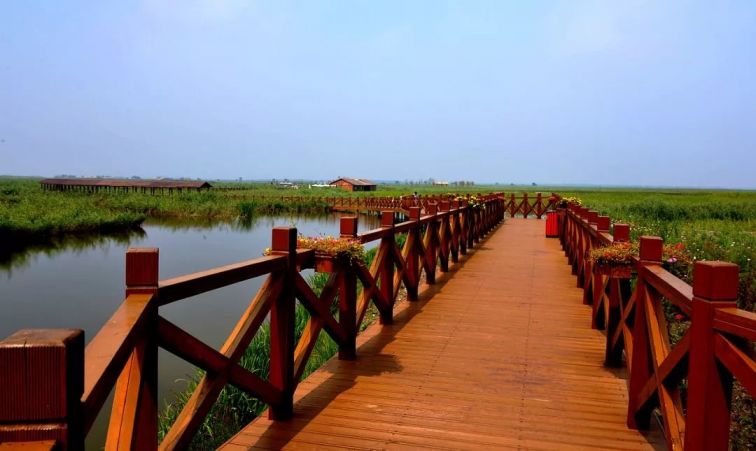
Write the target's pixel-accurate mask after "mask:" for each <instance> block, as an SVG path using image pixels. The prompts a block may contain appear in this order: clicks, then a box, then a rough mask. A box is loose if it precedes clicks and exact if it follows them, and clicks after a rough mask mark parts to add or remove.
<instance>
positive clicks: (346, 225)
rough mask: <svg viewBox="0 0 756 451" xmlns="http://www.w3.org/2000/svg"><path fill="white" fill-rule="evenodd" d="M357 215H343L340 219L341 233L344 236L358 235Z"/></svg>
mask: <svg viewBox="0 0 756 451" xmlns="http://www.w3.org/2000/svg"><path fill="white" fill-rule="evenodd" d="M357 225H358V219H357V216H342V217H341V218H340V219H339V234H340V235H341V236H343V237H348V236H351V237H354V236H357Z"/></svg>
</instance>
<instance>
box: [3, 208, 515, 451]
mask: <svg viewBox="0 0 756 451" xmlns="http://www.w3.org/2000/svg"><path fill="white" fill-rule="evenodd" d="M482 200H483V205H482V206H481V207H476V208H473V207H470V206H468V205H467V204H466V202H465V201H462V202H457V201H455V202H451V203H450V202H448V201H442V202H439V203H437V204H436V203H428V204H427V205H426V206H425V207H424V209H425V212H424V213H425V214H421V211H420V208H419V207H410V208H409V209H408V215H409V218H410V219H409V220H408V221H405V222H402V223H399V224H396V223H395V220H394V218H395V214H394V212H393V211H386V212H384V213H383V214H382V218H381V227H380V228H379V229H375V230H371V231H368V232H365V233H362V234H357V233H356V232H357V218H356V217H344V218H341V225H340V226H341V234H342V235H344V236H350V237H354V238H356V239H358V240H359V241H361V242H362V243H367V242H372V241H379V242H380V244H379V246H378V248H377V253H376V255H375V258H374V260H373V261H372V264H371V266H370V267H369V268H368V267H366V266H365V265H364V264H363V263H362V262H354V261H352V262H348V261H343V260H340V259H336V258H330V257H325V256H320V255H316V254H315V253H314V251H312V250H303V249H297V248H296V242H297V230H296V229H295V228H291V227H279V228H274V229H273V233H272V247H271V249H272V253H271V255H269V256H265V257H262V258H257V259H254V260H249V261H244V262H241V263H236V264H232V265H228V266H223V267H219V268H214V269H210V270H207V271H203V272H199V273H195V274H189V275H186V276H181V277H177V278H173V279H170V280H164V281H158V257H159V253H158V249H130V250H129V251H127V253H126V297H125V300H124V301H123V303H122V304H121V305H120V307H119V308H118V310H116V312H115V313H114V314H113V316H112V317H111V318H110V320H108V322H107V323H106V324H105V325H104V326H103V327H102V329H100V331H99V332H98V333H97V335H96V336H95V337H94V338H93V339H92V341H91V342H90V343H89V344H88V345H87V346H86V349H85V348H84V334H83V331H81V330H22V331H20V332H17V333H15V334H14V335H12V336H11V337H9V338H7V339H5V340H4V341H2V342H0V442H13V443H15V442H36V445H37V446H38V447H46V448H49V449H53V448H54V447H60V448H62V449H81V448H82V447H83V443H84V438H85V436H86V435H87V433H88V432H89V430H90V428H91V427H92V424H93V422H94V420H95V418H96V417H97V415H98V414H99V412H100V410H101V409H102V407H103V405H104V403H105V401H106V398H107V397H108V395H109V393H110V392H111V391H112V390H113V387H115V391H114V398H113V406H112V409H111V414H110V422H109V427H108V431H107V438H106V444H105V445H106V446H105V447H106V449H109V450H110V449H138V450H150V449H157V448H158V447H159V448H160V449H165V450H170V449H183V448H186V447H187V446H188V444H189V443H190V441H191V440H192V437H193V436H194V435H195V433H196V432H197V430H198V428H199V427H200V425H201V424H202V422H203V420H204V418H205V417H206V415H207V414H208V412H209V411H210V409H211V407H212V406H213V404H214V403H215V401H216V400H217V398H218V396H219V394H220V392H221V390H222V389H223V388H224V387H225V386H227V385H228V384H231V385H234V386H235V387H237V388H239V389H240V390H242V391H244V392H246V393H248V394H250V395H252V396H254V397H256V398H257V399H260V400H261V401H263V402H264V403H265V404H267V405H268V406H269V410H268V411H269V416H270V417H271V418H273V419H276V420H285V419H288V418H290V417H291V416H292V411H293V394H294V390H295V389H296V387H297V384H298V383H299V380H300V378H301V375H302V373H303V371H304V368H305V365H306V363H307V360H308V359H309V357H310V354H311V352H312V350H313V347H314V345H315V342H316V341H317V338H318V334H319V333H320V332H321V331H322V330H325V332H326V333H328V334H329V335H330V336H331V338H333V339H334V341H336V343H338V346H339V358H341V359H354V358H355V356H356V352H357V350H356V349H355V343H356V340H355V337H356V334H357V331H358V330H359V326H360V324H361V323H362V321H363V319H364V317H365V312H366V310H367V308H368V306H369V304H370V303H371V302H372V303H373V304H374V305H375V306H376V307H377V309H378V311H379V312H380V321H381V322H383V323H384V324H386V323H391V322H392V319H393V307H394V303H395V301H396V299H397V295H398V293H399V290H400V286H401V285H403V286H404V287H405V288H406V291H407V298H408V299H409V300H410V301H412V300H416V299H417V297H418V287H419V285H420V281H421V274H424V275H425V281H426V282H427V283H428V284H433V283H434V282H435V280H436V270H437V266H438V269H439V270H440V271H441V272H444V271H448V269H449V263H450V261H451V262H457V261H458V259H459V256H460V255H464V254H466V253H467V251H468V249H471V248H472V247H473V246H474V245H475V243H476V242H478V241H479V240H480V239H482V238H483V237H484V236H485V235H486V234H487V233H488V232H489V231H490V230H492V229H493V228H494V227H495V226H496V225H497V224H498V223H499V222H500V221H501V220H502V219H503V217H504V206H505V200H504V199H503V198H502V197H501V196H499V195H495V194H494V195H486V196H482ZM398 234H407V238H406V241H405V242H404V245H403V247H402V248H401V249H400V248H399V246H398V245H397V241H396V238H397V235H398ZM307 268H315V269H316V270H317V271H320V272H327V273H330V276H329V279H328V282H327V284H326V286H325V288H324V289H323V290H322V293H321V294H320V296H317V295H316V294H315V293H314V292H313V290H312V289H311V288H310V286H309V285H308V284H307V282H306V281H305V279H304V278H303V277H302V275H301V274H300V271H301V270H303V269H307ZM260 276H266V280H265V282H264V283H263V284H262V286H261V288H260V289H259V291H258V293H257V295H256V296H255V297H254V299H253V300H252V301H251V303H250V305H249V307H248V308H247V309H246V311H245V312H244V313H243V314H242V316H241V318H240V319H239V321H238V323H237V324H236V326H235V327H234V329H233V331H232V332H231V334H230V335H229V337H228V339H227V340H226V342H225V343H224V345H223V346H222V347H221V348H220V350H215V349H213V348H212V347H210V346H208V345H206V344H205V343H203V342H201V341H200V340H199V339H197V338H195V337H194V336H192V335H191V334H190V333H188V332H186V331H184V330H183V329H181V328H180V327H179V326H177V325H175V324H173V323H171V322H170V321H168V320H166V319H165V318H163V317H162V316H161V315H160V313H159V308H160V307H161V306H164V305H167V304H170V303H173V302H177V301H180V300H183V299H186V298H189V297H192V296H195V295H198V294H201V293H205V292H208V291H211V290H215V289H218V288H221V287H224V286H227V285H230V284H234V283H238V282H241V281H244V280H248V279H251V278H255V277H260ZM357 281H359V282H360V283H361V285H362V290H361V291H358V284H357ZM336 297H338V315H332V314H331V310H330V306H331V304H332V303H333V302H334V300H335V299H336ZM296 300H299V302H300V303H301V304H302V305H303V306H304V307H305V308H306V309H307V310H308V311H309V313H310V319H309V322H308V323H307V325H306V328H305V331H304V333H303V334H302V336H301V338H300V339H299V341H298V342H297V343H295V342H294V315H295V303H296ZM266 318H269V321H270V371H269V376H268V379H267V380H266V379H263V378H261V377H260V376H258V375H256V374H254V373H252V372H250V371H248V370H247V369H245V368H243V367H241V366H240V365H239V360H240V358H241V356H242V354H243V353H244V351H245V350H246V349H247V347H248V345H249V344H250V342H251V340H252V339H253V338H254V336H255V335H256V333H257V331H258V330H259V329H260V327H261V325H262V324H263V322H264V321H265V320H266ZM158 347H161V348H163V349H165V350H167V351H169V352H171V353H172V354H175V355H176V356H178V357H180V358H182V359H184V360H186V361H188V362H190V363H191V364H193V365H195V366H197V367H199V368H201V369H203V370H204V371H205V372H206V373H205V376H204V377H203V378H202V379H201V380H200V381H199V383H198V385H197V388H196V389H195V390H194V392H193V394H192V395H191V398H190V399H189V400H188V402H187V403H186V405H185V407H184V408H183V410H182V411H181V413H180V414H179V416H178V418H177V419H176V421H175V422H174V424H173V425H172V427H171V428H170V430H169V431H168V433H167V435H166V436H165V438H164V439H163V440H162V442H161V443H160V444H158V434H157V417H158V399H157V371H158V359H157V352H158ZM6 444H7V443H6Z"/></svg>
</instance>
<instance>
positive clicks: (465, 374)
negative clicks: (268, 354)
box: [222, 219, 664, 451]
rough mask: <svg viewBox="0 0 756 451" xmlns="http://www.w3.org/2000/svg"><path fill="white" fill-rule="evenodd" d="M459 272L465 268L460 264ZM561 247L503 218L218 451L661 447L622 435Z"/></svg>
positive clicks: (622, 399)
mask: <svg viewBox="0 0 756 451" xmlns="http://www.w3.org/2000/svg"><path fill="white" fill-rule="evenodd" d="M460 268H462V269H461V270H460ZM589 312H590V308H589V307H587V306H584V305H582V291H581V290H580V289H578V288H576V287H575V278H574V276H571V275H570V267H569V266H568V265H567V262H566V259H565V257H564V254H563V253H562V252H561V250H560V247H559V243H558V241H557V240H555V239H546V238H545V237H544V223H543V222H542V221H537V220H533V219H529V220H523V219H509V220H507V222H506V223H505V224H504V225H503V226H501V227H500V228H499V229H498V230H496V231H495V232H493V233H492V234H491V236H489V237H488V239H487V241H485V242H484V243H483V244H482V246H481V247H480V248H479V249H478V250H476V251H475V252H474V253H473V254H472V255H471V256H470V257H469V258H467V259H466V260H465V261H464V262H463V263H462V265H460V266H458V267H457V268H456V269H455V270H452V272H450V273H448V275H446V276H445V277H443V278H442V279H441V280H440V281H439V283H437V284H436V285H435V286H433V287H431V288H429V289H428V290H427V291H426V292H425V294H424V295H423V296H422V298H421V300H420V301H418V302H416V303H404V304H403V308H400V309H399V310H398V311H397V314H396V321H395V324H394V325H391V326H381V325H379V324H374V325H373V326H371V327H369V328H368V329H367V330H366V331H365V332H364V333H363V334H361V336H360V337H359V338H358V346H359V349H358V354H359V358H358V360H357V361H353V362H349V361H339V360H336V359H332V360H330V361H329V362H328V363H326V365H325V366H324V367H323V368H322V369H320V370H319V371H317V372H315V373H313V374H312V375H311V376H310V377H309V378H307V379H306V380H305V381H303V382H302V383H301V384H300V386H299V388H298V390H297V393H296V397H295V403H296V404H295V408H294V409H295V417H294V419H293V420H291V421H287V422H280V423H274V422H271V421H269V420H268V419H267V418H264V417H260V418H258V419H257V420H255V421H253V422H252V423H251V424H249V425H248V426H247V427H245V428H244V429H243V430H242V431H241V432H240V433H239V434H237V435H236V436H234V437H233V438H232V439H231V440H230V441H229V442H228V443H226V444H225V445H224V446H223V447H222V448H223V449H224V450H229V451H231V450H241V449H254V448H263V449H280V448H287V449H301V448H318V449H322V448H351V449H403V448H405V449H407V448H433V449H487V448H513V449H514V448H517V449H552V450H556V449H558V450H564V449H663V448H664V444H663V439H662V438H661V436H660V435H659V434H652V435H647V436H644V435H642V434H641V433H639V432H637V431H633V430H629V429H627V427H626V426H625V415H626V409H627V389H626V381H625V379H624V370H610V369H606V368H604V367H603V365H602V361H603V357H604V337H603V335H602V334H601V333H600V332H598V331H596V330H592V329H591V328H590V313H589Z"/></svg>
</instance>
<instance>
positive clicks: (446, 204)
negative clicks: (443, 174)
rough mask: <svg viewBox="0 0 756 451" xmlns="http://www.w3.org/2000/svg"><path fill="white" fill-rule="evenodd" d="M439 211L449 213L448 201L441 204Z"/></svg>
mask: <svg viewBox="0 0 756 451" xmlns="http://www.w3.org/2000/svg"><path fill="white" fill-rule="evenodd" d="M439 209H440V210H441V211H449V201H448V200H442V201H441V203H440V204H439Z"/></svg>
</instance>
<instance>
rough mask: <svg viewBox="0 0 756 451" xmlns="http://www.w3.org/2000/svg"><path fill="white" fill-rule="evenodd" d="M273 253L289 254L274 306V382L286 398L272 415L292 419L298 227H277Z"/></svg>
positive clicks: (271, 309)
mask: <svg viewBox="0 0 756 451" xmlns="http://www.w3.org/2000/svg"><path fill="white" fill-rule="evenodd" d="M271 252H272V254H273V255H285V256H287V257H288V258H287V261H286V268H285V269H284V281H283V287H282V289H281V293H280V294H279V295H278V298H277V299H275V301H273V305H272V306H271V308H270V375H269V377H268V379H269V381H270V383H271V384H272V385H273V386H274V387H276V388H277V389H278V390H281V393H282V394H283V396H282V401H281V403H280V404H279V405H275V406H270V409H268V418H270V419H271V420H288V419H289V418H291V416H292V414H293V413H294V346H295V343H294V320H295V308H296V300H295V298H294V296H295V293H294V274H295V272H296V271H297V265H296V259H297V229H296V227H274V228H273V239H272V245H271Z"/></svg>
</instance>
